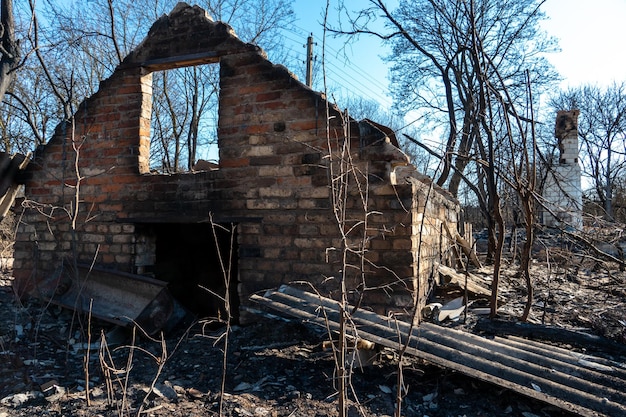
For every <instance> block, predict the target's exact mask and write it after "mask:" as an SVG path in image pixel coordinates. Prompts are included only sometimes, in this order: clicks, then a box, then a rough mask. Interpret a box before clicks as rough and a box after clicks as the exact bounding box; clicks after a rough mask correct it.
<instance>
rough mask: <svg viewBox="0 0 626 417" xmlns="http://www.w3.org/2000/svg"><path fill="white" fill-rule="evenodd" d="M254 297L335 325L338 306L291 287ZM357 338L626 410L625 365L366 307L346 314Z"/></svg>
mask: <svg viewBox="0 0 626 417" xmlns="http://www.w3.org/2000/svg"><path fill="white" fill-rule="evenodd" d="M252 299H253V300H254V301H257V302H259V303H260V304H262V305H265V306H267V307H270V308H272V309H274V310H277V311H281V312H283V313H286V314H289V315H291V316H294V317H298V318H301V319H303V320H306V321H308V322H309V323H312V324H316V325H319V326H323V327H327V326H328V327H330V328H331V329H332V330H333V331H337V330H338V329H339V323H338V318H339V304H338V303H337V302H336V301H334V300H331V299H328V298H324V297H321V296H318V295H316V294H312V293H308V292H305V291H301V290H298V289H296V288H293V287H289V286H282V287H281V288H280V289H278V290H276V291H268V292H266V293H265V295H264V296H263V297H261V296H253V297H252ZM351 320H352V322H353V323H354V326H355V332H356V333H358V337H361V338H364V339H367V340H371V341H373V342H375V343H378V344H380V345H382V346H386V347H389V348H392V349H398V348H399V347H400V346H402V344H404V343H407V345H408V349H407V353H408V354H409V355H413V356H416V357H418V358H421V359H424V360H427V361H429V362H431V363H434V364H437V365H439V366H442V367H445V368H448V369H451V370H454V371H457V372H460V373H463V374H465V375H468V376H470V377H474V378H477V379H481V380H483V381H487V382H491V383H494V384H497V385H500V386H502V387H505V388H508V389H510V390H512V391H516V392H518V393H520V394H523V395H526V396H528V397H531V398H534V399H537V400H540V401H544V402H546V403H548V404H552V405H554V406H557V407H559V408H562V409H564V410H567V411H569V412H574V413H577V414H579V415H581V416H589V417H600V416H605V417H609V416H617V415H626V392H624V389H623V388H624V387H626V365H625V364H623V363H618V362H613V361H610V360H606V359H602V358H596V357H592V356H586V355H580V354H576V353H574V352H571V351H568V350H565V349H560V348H558V347H554V346H548V345H543V344H541V343H536V342H533V343H524V342H522V343H520V341H519V339H517V338H516V339H513V340H508V339H507V338H501V337H498V338H494V339H486V338H484V337H480V336H477V335H474V334H471V333H467V332H463V331H460V330H455V329H450V328H445V327H441V326H437V325H434V324H431V323H422V324H421V325H419V326H418V327H414V328H413V327H411V326H410V325H409V324H408V323H406V322H402V321H396V320H393V319H391V318H388V317H384V316H380V315H377V314H374V313H372V312H368V311H365V310H357V311H356V312H355V313H354V314H353V315H351Z"/></svg>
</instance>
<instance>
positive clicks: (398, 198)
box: [14, 5, 458, 312]
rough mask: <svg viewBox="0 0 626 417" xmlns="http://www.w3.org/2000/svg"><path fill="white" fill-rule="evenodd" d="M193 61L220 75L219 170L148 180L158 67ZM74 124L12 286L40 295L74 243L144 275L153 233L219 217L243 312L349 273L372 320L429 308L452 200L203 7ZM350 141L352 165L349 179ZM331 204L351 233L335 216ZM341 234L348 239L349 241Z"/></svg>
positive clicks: (172, 20)
mask: <svg viewBox="0 0 626 417" xmlns="http://www.w3.org/2000/svg"><path fill="white" fill-rule="evenodd" d="M199 34H201V35H202V36H200V35H199ZM190 37H191V38H190ZM191 39H193V40H191ZM172 56H176V57H178V58H177V59H172ZM192 58H193V59H192ZM198 60H200V61H201V62H200V63H206V64H209V65H211V64H213V63H216V62H218V61H219V65H220V96H219V122H218V145H219V156H220V168H219V170H215V171H208V172H195V173H181V174H175V175H157V174H152V173H150V171H149V166H148V161H149V126H150V122H149V118H150V104H149V103H150V94H151V90H152V87H151V71H152V70H155V69H167V68H168V67H174V66H179V65H181V63H187V62H190V61H193V63H198V62H197V61H198ZM327 105H328V106H329V108H330V110H329V111H330V113H331V115H332V116H333V117H332V118H331V119H330V120H331V122H330V123H331V124H330V125H329V126H328V131H329V132H330V136H331V140H330V141H329V140H328V138H327V135H326V132H327V126H326V117H325V115H326V106H327ZM74 120H75V122H74V125H73V126H72V125H71V124H62V125H60V126H59V127H58V128H57V130H56V132H55V135H54V137H53V138H52V139H51V140H50V141H49V143H48V144H47V145H46V146H45V147H44V148H42V149H40V150H39V151H38V152H37V154H36V157H35V158H34V160H33V162H32V163H31V165H30V169H29V172H28V176H27V181H26V195H27V200H26V202H25V204H24V205H25V207H26V209H25V212H24V216H23V221H22V224H21V226H20V228H19V231H18V236H17V242H16V245H15V264H14V275H15V278H16V288H18V290H28V289H32V288H34V287H35V283H36V282H37V280H41V279H43V278H45V277H46V276H48V275H50V274H51V271H52V270H54V269H55V268H57V267H58V265H59V264H60V262H61V259H62V258H63V257H72V256H73V252H72V247H74V248H75V254H76V256H77V257H78V260H79V261H80V262H86V263H91V262H92V260H94V259H95V262H96V264H98V265H100V266H103V267H108V268H114V269H117V270H121V271H124V272H141V271H144V270H145V267H147V266H149V263H150V262H151V260H153V259H154V258H155V256H156V255H155V253H154V251H155V242H154V241H153V240H151V239H152V238H151V237H150V235H149V233H144V229H145V227H144V225H146V224H148V225H154V224H157V225H158V224H160V223H178V224H205V223H206V222H207V221H208V220H209V214H211V216H212V218H213V219H214V220H215V221H217V222H220V223H223V224H226V223H231V222H232V223H235V224H236V225H237V249H238V253H237V279H238V282H239V285H238V291H239V297H240V300H241V302H242V304H244V305H246V304H248V301H247V299H248V297H249V296H250V295H251V294H253V293H255V292H258V291H262V290H264V289H267V288H271V287H276V286H278V285H280V284H282V283H290V282H294V281H306V282H309V283H311V284H313V285H314V286H315V287H316V288H317V289H319V290H320V291H322V292H323V293H326V294H331V295H336V292H337V289H338V279H337V278H338V277H339V276H341V275H342V273H344V272H345V275H346V279H347V280H348V282H349V288H350V289H351V290H353V291H351V297H352V298H353V299H356V298H358V296H359V295H360V294H361V293H363V292H365V293H366V298H365V303H366V304H368V305H370V306H371V307H373V308H374V309H375V310H377V311H379V312H389V311H392V310H393V311H399V310H402V308H405V307H406V308H408V307H411V306H413V305H414V303H415V302H418V304H422V303H423V302H424V301H425V298H426V296H427V294H428V290H429V288H430V281H431V278H432V266H433V263H434V262H435V261H441V259H442V253H443V254H444V256H445V251H446V247H447V245H448V243H447V242H446V241H445V239H444V238H443V235H442V232H441V230H442V229H441V227H442V223H443V222H447V223H448V224H449V226H450V227H452V228H454V227H456V221H457V220H456V214H457V211H458V207H457V205H456V203H455V202H454V201H453V200H451V199H450V198H449V197H448V196H447V195H446V194H445V192H443V191H441V190H439V189H437V188H436V187H433V186H432V184H431V183H430V181H427V180H425V179H423V178H421V179H419V180H418V179H415V178H412V179H410V180H402V181H396V182H397V183H394V181H392V180H391V179H390V176H389V173H390V172H391V170H392V169H393V166H394V163H396V162H398V161H396V160H394V158H395V157H394V156H389V155H391V154H389V153H388V152H387V150H388V147H387V148H383V147H382V145H381V143H382V144H384V143H385V142H384V141H383V142H380V141H379V142H378V143H376V141H375V140H370V139H371V137H372V136H371V135H372V132H374V137H376V134H378V135H379V137H380V138H383V137H384V136H385V135H384V132H382V131H380V130H379V129H377V128H376V127H375V126H374V125H367V129H366V127H365V125H364V124H358V123H356V122H355V121H349V122H348V123H347V124H346V126H344V124H342V123H341V120H342V115H341V113H340V112H339V111H338V110H337V109H336V108H335V107H333V106H332V105H329V104H328V103H327V102H326V100H325V99H324V97H323V95H321V94H319V93H317V92H314V91H311V90H310V89H309V88H307V87H306V86H304V85H303V84H302V83H300V82H299V81H298V80H296V79H295V77H293V76H292V74H290V73H289V72H288V71H287V70H286V69H285V68H284V67H281V66H276V65H273V64H272V63H270V62H269V61H267V59H266V58H265V55H264V53H263V52H262V51H260V50H259V49H258V48H256V47H254V46H252V45H247V44H243V43H242V42H240V41H239V40H238V39H237V38H236V37H235V36H234V35H233V34H232V33H231V31H230V29H229V28H228V27H227V26H226V25H223V24H221V23H214V22H212V21H210V19H208V18H207V17H206V16H205V14H204V12H203V11H202V10H201V9H199V8H197V7H188V6H185V5H179V6H177V7H176V9H175V10H174V11H173V12H172V13H170V15H169V16H166V17H164V18H162V19H160V20H159V21H158V22H157V23H156V24H155V26H154V27H153V29H151V31H150V34H149V35H148V38H147V39H146V40H145V41H144V42H143V43H142V44H141V45H140V46H139V47H138V49H137V50H135V51H133V52H132V53H131V54H130V55H129V56H128V57H127V58H126V59H125V60H124V62H123V63H122V65H120V67H119V68H118V69H117V70H116V71H115V73H114V74H113V75H112V76H111V77H110V78H109V79H108V80H106V81H104V82H102V84H101V87H100V90H99V92H98V93H96V94H95V95H94V96H92V97H90V98H88V99H87V100H85V102H84V103H83V105H82V106H81V107H80V110H79V111H78V112H77V114H76V115H75V118H74ZM346 127H349V128H350V129H349V130H350V133H349V134H347V133H345V130H344V128H346ZM366 130H367V133H368V135H369V136H368V137H369V138H370V139H368V140H364V136H363V133H364V132H365V131H366ZM346 135H348V136H349V138H348V139H347V143H349V145H350V146H349V149H350V155H351V156H352V158H353V159H352V162H351V163H350V164H348V165H344V166H343V168H341V161H342V159H341V156H342V155H343V157H344V159H343V160H345V154H342V153H341V151H342V144H343V143H346V142H345V141H344V140H343V138H344V137H345V136H346ZM394 140H395V139H394ZM329 143H331V145H330V146H329ZM387 146H388V144H387ZM394 149H395V148H394ZM404 164H406V162H404ZM76 166H78V168H76ZM77 170H78V172H79V173H80V176H79V179H77V175H76V173H77ZM340 174H346V175H345V176H341V175H340ZM338 178H347V179H348V182H347V188H346V189H345V193H341V196H340V198H338V201H339V202H340V203H337V202H336V200H335V199H336V198H337V197H338V196H339V194H338V193H340V192H341V191H342V190H339V191H338V190H337V189H336V188H335V189H333V188H332V187H331V186H330V184H331V183H332V184H336V183H338V181H337V180H338ZM331 180H334V181H331ZM359 184H360V186H358V185H359ZM76 185H79V189H78V194H79V197H80V203H79V204H78V208H79V210H78V213H77V214H76V216H75V217H76V218H75V222H74V223H72V216H71V214H72V212H73V211H72V210H73V207H75V204H74V201H75V198H76V191H77V189H76V188H75V187H76ZM365 191H367V193H366V194H364V192H365ZM364 196H366V198H365V197H364ZM333 201H335V203H333ZM364 201H365V202H364ZM338 207H342V208H345V210H344V211H342V213H344V215H345V219H346V220H345V222H338V221H337V220H336V216H335V211H334V210H333V208H338ZM68 213H69V214H68ZM366 213H367V216H366ZM364 220H367V222H364ZM340 230H344V231H349V233H348V234H347V235H346V240H342V239H341V236H342V234H341V233H340ZM345 244H347V245H349V247H350V248H351V251H349V257H348V258H347V259H348V261H349V262H350V263H351V264H353V265H356V266H359V267H361V266H362V268H361V269H358V268H344V266H343V261H342V259H343V258H342V253H343V248H344V246H345ZM359 253H360V254H362V255H363V256H364V257H363V258H362V257H360V256H359ZM346 271H347V272H346ZM180 279H184V277H181V278H180ZM364 290H365V291H364Z"/></svg>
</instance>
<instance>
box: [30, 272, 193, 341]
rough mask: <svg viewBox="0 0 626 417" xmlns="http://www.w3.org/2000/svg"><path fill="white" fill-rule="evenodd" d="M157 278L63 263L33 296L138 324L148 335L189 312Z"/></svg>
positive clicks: (63, 305)
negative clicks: (76, 267) (74, 266)
mask: <svg viewBox="0 0 626 417" xmlns="http://www.w3.org/2000/svg"><path fill="white" fill-rule="evenodd" d="M166 285H167V283H166V282H163V281H159V280H156V279H152V278H148V277H144V276H141V275H134V274H128V273H123V272H119V271H112V270H107V269H102V268H90V267H88V266H86V265H79V266H78V270H76V269H75V268H73V267H71V266H68V265H67V264H65V265H63V267H62V268H60V269H59V270H57V271H56V272H55V273H54V274H52V275H51V276H49V277H47V278H46V279H44V280H43V281H41V282H39V283H38V285H37V286H36V288H35V289H34V290H33V291H32V292H31V295H33V296H36V297H38V298H42V299H45V300H48V301H50V302H52V303H54V304H57V305H60V306H62V307H65V308H68V309H72V310H76V311H78V312H85V313H87V312H89V311H90V310H91V314H92V316H93V317H97V318H99V319H102V320H105V321H109V322H111V323H115V324H119V325H122V326H129V325H133V324H136V325H137V326H139V327H141V328H142V329H143V330H144V331H145V332H146V333H147V334H149V335H152V334H155V333H157V332H158V331H159V330H162V329H164V328H165V329H166V328H170V327H172V326H173V325H174V324H176V323H177V322H178V321H180V320H182V319H183V318H184V316H185V315H186V311H184V310H183V309H182V307H181V306H180V305H178V303H177V302H176V300H175V299H174V298H173V297H172V295H171V294H170V293H169V291H168V289H167V287H166Z"/></svg>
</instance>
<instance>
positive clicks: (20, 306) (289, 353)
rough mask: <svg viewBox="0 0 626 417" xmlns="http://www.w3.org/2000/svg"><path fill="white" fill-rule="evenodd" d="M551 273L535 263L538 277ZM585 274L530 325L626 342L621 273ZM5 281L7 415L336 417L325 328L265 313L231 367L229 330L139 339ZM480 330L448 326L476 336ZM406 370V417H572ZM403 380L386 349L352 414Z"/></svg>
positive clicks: (0, 348)
mask: <svg viewBox="0 0 626 417" xmlns="http://www.w3.org/2000/svg"><path fill="white" fill-rule="evenodd" d="M543 267H545V266H542V265H535V268H539V271H541V269H540V268H543ZM511 271H512V270H511ZM536 275H537V276H539V277H544V278H545V275H546V274H542V273H537V274H536ZM578 275H579V276H577V277H570V276H568V275H567V274H556V275H554V274H551V277H550V283H548V284H546V282H537V299H538V300H539V302H541V304H538V307H536V308H535V309H534V312H533V316H531V318H533V320H535V321H539V320H541V319H543V320H544V322H546V319H547V322H549V323H550V324H557V325H560V326H564V327H575V328H580V327H585V328H586V329H587V330H588V331H590V332H593V333H595V334H599V335H603V336H606V337H608V338H612V339H613V340H616V341H621V340H620V338H623V337H624V334H625V333H624V328H626V321H625V319H626V317H625V316H624V310H625V309H624V308H623V307H624V299H625V297H624V290H623V288H624V285H623V283H624V277H623V275H621V276H616V275H615V273H612V274H607V273H605V272H602V271H599V272H598V271H595V272H594V271H591V270H590V271H588V272H586V273H585V274H580V273H579V274H578ZM2 278H3V279H2V281H1V283H2V285H0V317H2V320H1V322H0V399H2V401H1V402H0V417H5V416H88V417H99V416H135V415H138V413H139V412H140V411H141V415H145V416H168V417H174V416H216V415H220V410H221V415H224V416H246V417H247V416H259V417H262V416H311V417H314V416H328V415H336V414H337V393H336V388H335V383H334V381H335V379H334V368H335V367H334V360H333V355H332V353H331V352H330V351H328V350H324V349H323V348H322V343H323V342H324V341H325V340H328V338H329V337H328V334H327V332H326V331H325V330H324V329H317V328H313V327H310V326H309V325H305V324H303V323H301V322H299V321H298V320H291V319H284V318H272V317H270V316H267V315H259V316H258V320H257V321H256V322H255V323H252V324H249V325H245V326H233V327H232V330H231V332H230V333H229V334H228V345H227V353H226V364H225V365H224V363H223V360H224V348H225V346H226V345H225V343H224V342H225V339H224V338H223V335H224V328H220V327H216V326H214V325H210V324H208V323H206V322H197V323H195V324H193V325H191V326H189V327H186V328H181V329H177V330H176V331H174V332H171V333H170V334H167V335H166V336H165V337H164V339H163V340H159V339H151V338H148V337H146V336H144V335H141V334H139V333H136V334H135V336H134V337H133V334H132V331H131V330H129V329H122V328H115V326H113V325H111V324H109V323H105V322H100V321H98V320H95V319H93V320H91V322H90V323H89V321H88V318H87V317H85V316H81V315H78V314H76V313H73V312H72V311H69V310H64V309H61V308H59V307H56V306H53V305H45V304H43V303H42V302H41V301H38V300H34V299H31V300H28V301H27V302H25V303H20V302H18V301H16V300H15V299H14V297H13V293H12V290H11V287H10V283H11V280H10V271H5V272H4V274H3V277H2ZM545 279H547V278H545ZM539 281H540V280H539ZM503 288H504V289H503V295H504V296H505V297H509V298H510V299H513V298H514V297H517V298H515V300H516V301H512V302H510V303H508V304H507V308H508V309H509V312H510V314H517V312H519V310H520V309H521V308H522V304H523V303H522V301H523V297H521V296H520V293H523V291H524V287H523V283H521V282H519V281H516V279H515V274H513V272H511V273H509V274H508V275H507V273H505V274H504V279H503ZM540 288H541V289H540ZM542 300H543V301H542ZM546 305H549V309H548V308H546ZM619 307H621V308H619ZM535 310H536V311H535ZM473 321H475V320H473V319H471V318H470V319H469V320H468V321H467V322H466V323H465V324H458V323H449V324H447V325H450V326H457V327H459V328H466V329H467V330H468V331H472V322H473ZM89 324H90V326H89ZM620 326H621V327H620ZM88 328H89V329H90V332H88V331H87V330H88ZM89 335H90V336H89ZM102 335H104V340H105V341H106V343H104V345H103V344H102V343H103V342H102V340H103V338H102ZM220 336H222V337H221V338H220ZM89 337H91V339H89ZM89 340H90V341H91V342H92V345H91V348H90V350H89V353H87V350H86V349H85V347H86V345H85V344H86V343H87V342H88V341H89ZM621 342H623V341H621ZM103 346H104V348H103ZM621 359H622V360H623V358H621ZM87 362H88V364H89V366H88V370H89V375H88V376H86V373H85V363H87ZM224 367H225V369H226V378H225V381H224V389H223V390H222V375H223V370H224ZM403 369H404V387H405V388H404V389H405V397H404V400H403V404H402V410H403V411H402V412H403V415H406V416H431V417H436V416H453V417H457V416H467V417H470V416H487V417H492V416H493V417H495V416H507V415H510V416H524V417H533V416H554V417H556V416H568V415H570V414H568V413H566V412H565V411H562V410H559V409H556V408H554V407H552V406H549V405H546V404H544V403H541V402H537V401H534V400H531V399H528V398H526V397H523V396H520V395H517V394H516V393H513V392H511V391H509V390H506V389H504V388H501V387H498V386H495V385H491V384H488V383H484V382H481V381H479V380H476V379H472V378H469V377H466V376H463V375H460V374H457V373H454V372H451V371H448V370H445V369H441V368H438V367H436V366H433V365H430V364H427V363H423V362H420V361H418V360H416V359H413V358H405V359H404V361H403ZM397 370H398V358H397V356H396V353H395V352H394V351H391V350H386V349H384V350H382V351H381V352H380V354H379V355H378V357H377V359H376V360H375V362H374V363H373V364H372V365H371V366H366V367H363V368H362V369H355V370H354V372H353V375H352V378H351V384H350V404H351V405H350V409H349V415H354V416H357V415H364V416H392V415H394V407H395V394H396V390H397ZM87 379H88V382H89V402H88V401H87V393H86V387H87ZM151 386H153V387H154V389H153V390H152V392H151V390H150V387H151Z"/></svg>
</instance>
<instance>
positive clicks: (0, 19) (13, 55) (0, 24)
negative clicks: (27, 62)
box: [0, 0, 20, 101]
mask: <svg viewBox="0 0 626 417" xmlns="http://www.w3.org/2000/svg"><path fill="white" fill-rule="evenodd" d="M0 37H1V38H0V52H1V53H2V57H1V58H0V101H2V100H3V99H4V95H5V94H6V92H7V91H8V90H9V87H10V86H11V83H12V82H13V79H14V78H15V69H16V68H17V67H18V65H19V62H20V50H19V44H18V43H17V41H16V40H15V21H14V19H13V0H2V1H1V3H0Z"/></svg>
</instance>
